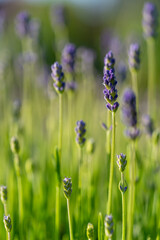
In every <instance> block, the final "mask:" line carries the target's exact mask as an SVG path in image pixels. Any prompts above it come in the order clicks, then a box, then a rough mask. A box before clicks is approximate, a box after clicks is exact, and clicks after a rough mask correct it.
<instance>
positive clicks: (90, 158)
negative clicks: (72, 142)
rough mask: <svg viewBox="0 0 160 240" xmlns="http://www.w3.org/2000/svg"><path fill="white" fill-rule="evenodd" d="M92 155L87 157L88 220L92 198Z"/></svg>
mask: <svg viewBox="0 0 160 240" xmlns="http://www.w3.org/2000/svg"><path fill="white" fill-rule="evenodd" d="M91 162H92V155H89V156H88V218H90V214H91V198H92V164H91Z"/></svg>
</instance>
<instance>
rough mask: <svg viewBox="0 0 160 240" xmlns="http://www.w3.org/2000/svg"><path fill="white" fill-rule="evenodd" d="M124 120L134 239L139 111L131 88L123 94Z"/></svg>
mask: <svg viewBox="0 0 160 240" xmlns="http://www.w3.org/2000/svg"><path fill="white" fill-rule="evenodd" d="M122 114H123V121H124V123H125V124H126V126H127V130H126V134H127V136H128V137H129V138H130V147H131V149H130V152H131V157H130V162H129V171H130V174H129V175H130V186H129V205H128V232H127V239H128V240H132V234H133V222H134V205H135V175H136V173H135V141H136V139H137V137H138V136H139V129H137V126H136V125H137V111H136V96H135V94H134V92H133V91H132V90H131V89H126V90H125V92H124V94H123V104H122Z"/></svg>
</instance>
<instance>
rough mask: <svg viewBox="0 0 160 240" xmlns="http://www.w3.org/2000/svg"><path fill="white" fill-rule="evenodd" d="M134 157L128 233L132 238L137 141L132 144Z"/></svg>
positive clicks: (130, 238) (131, 167)
mask: <svg viewBox="0 0 160 240" xmlns="http://www.w3.org/2000/svg"><path fill="white" fill-rule="evenodd" d="M131 148H132V149H131V152H132V159H130V176H131V178H130V188H129V210H128V235H127V239H128V240H132V233H133V220H134V203H135V143H134V141H132V144H131Z"/></svg>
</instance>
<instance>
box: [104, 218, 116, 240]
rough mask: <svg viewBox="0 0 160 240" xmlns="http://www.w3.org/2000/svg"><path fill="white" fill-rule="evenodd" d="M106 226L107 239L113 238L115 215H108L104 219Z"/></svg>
mask: <svg viewBox="0 0 160 240" xmlns="http://www.w3.org/2000/svg"><path fill="white" fill-rule="evenodd" d="M104 227H105V239H108V240H111V239H112V236H113V227H114V223H113V217H112V215H106V216H105V220H104Z"/></svg>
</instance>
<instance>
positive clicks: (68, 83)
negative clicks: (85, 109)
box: [66, 81, 77, 92]
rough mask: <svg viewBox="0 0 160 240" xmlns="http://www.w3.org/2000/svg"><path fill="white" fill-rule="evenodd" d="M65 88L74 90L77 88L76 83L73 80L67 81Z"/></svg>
mask: <svg viewBox="0 0 160 240" xmlns="http://www.w3.org/2000/svg"><path fill="white" fill-rule="evenodd" d="M66 89H67V90H70V91H72V92H74V91H75V90H76V89H77V83H76V82H75V81H71V82H67V83H66Z"/></svg>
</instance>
